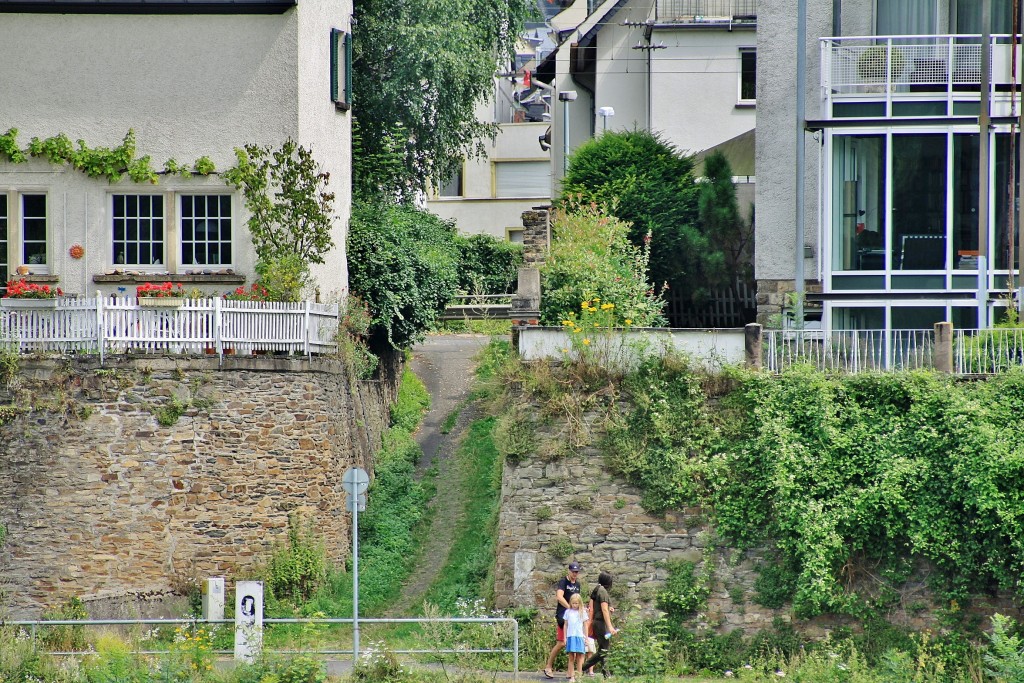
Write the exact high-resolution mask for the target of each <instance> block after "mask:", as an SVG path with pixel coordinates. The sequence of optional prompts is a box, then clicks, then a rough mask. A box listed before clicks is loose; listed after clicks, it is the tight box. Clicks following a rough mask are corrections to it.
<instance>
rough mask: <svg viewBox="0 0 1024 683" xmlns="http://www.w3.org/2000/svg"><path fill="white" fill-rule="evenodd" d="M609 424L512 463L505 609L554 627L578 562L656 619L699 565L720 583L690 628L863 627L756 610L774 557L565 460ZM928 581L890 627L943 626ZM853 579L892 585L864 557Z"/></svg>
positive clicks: (504, 537)
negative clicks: (671, 572) (651, 505)
mask: <svg viewBox="0 0 1024 683" xmlns="http://www.w3.org/2000/svg"><path fill="white" fill-rule="evenodd" d="M620 409H621V408H620ZM528 412H532V413H533V414H537V415H540V414H541V409H540V407H538V406H535V407H534V409H533V410H531V411H528ZM602 417H603V416H602V415H600V414H598V412H597V411H591V412H586V413H584V414H583V415H582V416H580V419H579V421H578V423H576V424H577V426H576V427H574V428H573V427H570V426H567V424H565V423H563V424H559V421H558V420H555V419H553V418H552V419H546V420H545V421H544V423H543V424H542V425H541V426H540V427H538V428H537V429H536V434H537V443H538V447H537V449H536V450H537V451H538V453H535V454H532V455H530V456H528V457H526V458H523V459H521V460H520V461H519V462H518V463H517V464H512V463H510V462H506V463H505V467H504V473H503V480H502V493H501V496H502V500H501V513H500V518H499V523H498V539H497V549H498V550H497V554H498V556H497V563H496V571H495V577H496V578H495V597H496V603H497V605H496V606H497V607H498V608H500V609H504V608H507V607H510V606H532V607H538V608H540V609H541V610H542V612H543V613H545V614H550V615H551V616H552V617H553V616H554V607H555V603H554V592H555V583H556V582H557V581H558V579H560V578H561V577H563V576H565V573H566V565H567V564H568V562H569V561H571V560H576V561H577V562H579V563H580V564H581V565H582V568H583V571H582V573H581V578H582V580H583V582H584V590H585V591H587V592H588V594H589V590H590V589H591V588H592V587H593V586H594V585H596V582H597V576H598V574H599V573H600V572H601V571H608V572H610V573H611V574H612V575H613V576H614V578H615V582H616V583H615V585H614V586H613V590H612V604H613V605H616V606H617V608H618V610H620V612H619V614H620V618H621V615H622V614H623V613H628V612H629V611H632V610H638V611H639V613H640V614H641V615H643V616H653V615H654V614H655V613H656V612H657V611H658V610H657V605H656V601H657V595H658V592H659V591H661V590H663V588H664V582H665V579H666V578H668V569H667V567H666V565H667V563H670V562H673V561H677V560H680V561H687V562H693V563H694V564H695V565H696V572H695V573H696V575H706V576H708V577H709V581H708V582H707V583H708V587H709V589H710V594H709V595H708V598H707V604H706V606H705V607H704V608H703V609H702V610H700V612H699V613H698V614H696V615H694V617H693V618H692V619H691V620H688V621H687V623H686V626H687V627H688V628H691V629H696V630H701V629H711V630H715V631H717V632H721V633H725V632H729V631H732V630H735V629H737V628H741V629H744V631H745V632H747V633H753V632H756V631H760V630H764V629H769V628H771V627H772V626H773V622H774V621H775V620H776V619H781V620H782V621H785V622H792V623H793V624H794V626H795V627H796V628H797V629H798V630H799V631H801V632H803V633H804V634H805V635H807V636H808V637H821V636H823V635H825V634H826V633H827V632H828V631H829V630H830V629H833V628H836V627H838V626H852V627H856V623H854V620H852V619H849V618H847V617H842V616H837V615H823V616H821V617H817V618H815V619H812V620H796V619H794V617H793V615H792V612H791V610H789V609H788V608H782V609H769V608H766V607H763V606H761V605H759V604H757V603H756V602H754V597H755V596H756V594H757V591H756V589H755V581H756V580H757V578H758V575H759V571H758V566H759V565H760V564H762V563H763V562H764V561H765V559H766V558H765V552H764V551H763V550H760V549H754V550H739V549H736V548H732V547H730V546H728V545H727V544H726V543H725V542H724V541H722V540H721V539H719V538H717V535H716V533H715V530H714V528H713V527H711V526H710V525H709V524H708V522H707V519H706V516H705V515H704V512H703V510H702V509H701V508H689V509H686V510H682V511H676V512H669V513H668V514H666V515H664V516H662V517H656V516H652V515H649V514H647V513H646V512H644V510H643V507H642V506H641V504H640V503H641V497H642V496H641V492H640V491H639V490H638V489H637V488H635V487H633V486H630V485H628V484H626V483H625V482H624V481H623V480H622V479H620V478H618V477H616V476H613V475H611V474H609V473H608V471H607V468H606V466H605V464H604V462H603V461H604V457H603V455H602V453H601V452H600V450H599V449H598V448H595V447H593V446H586V447H583V448H581V449H579V451H578V455H575V456H569V457H566V456H565V455H564V449H563V450H560V449H559V448H558V446H557V444H556V445H554V446H552V444H553V443H555V442H559V441H562V442H564V441H565V440H566V439H567V438H576V437H578V436H579V435H581V434H582V435H583V438H581V439H579V441H580V442H586V443H591V444H595V443H599V442H600V439H601V437H602V433H601V430H600V424H601V423H602ZM524 428H528V427H525V426H524ZM573 434H575V435H576V436H569V435H573ZM548 453H558V455H553V456H550V455H547V454H548ZM566 550H568V551H569V552H568V554H565V551H566ZM928 573H929V571H928V568H927V567H924V566H922V567H919V568H918V570H917V571H915V572H914V575H913V576H912V578H911V579H910V580H909V581H907V582H906V584H904V585H903V586H901V587H900V588H899V590H898V591H897V595H896V596H895V598H894V599H893V600H892V601H891V603H890V605H889V607H888V608H887V610H886V618H887V619H888V620H889V621H890V622H891V623H893V624H895V625H899V626H902V627H905V628H908V629H911V630H915V631H921V630H924V629H926V628H932V629H934V628H938V627H940V626H941V623H940V620H939V619H938V615H939V614H941V610H942V609H943V608H947V607H948V605H946V604H940V603H939V602H937V601H936V600H935V599H934V595H933V593H932V592H931V591H930V590H929V589H928V588H927V585H926V578H927V575H928ZM844 577H845V580H847V581H848V582H851V583H852V585H853V587H854V589H855V590H856V591H857V592H858V593H860V594H861V595H865V596H870V595H875V594H877V593H878V590H879V588H880V586H881V584H880V583H878V581H877V577H875V576H874V574H873V572H872V571H871V568H870V567H869V566H859V565H858V563H857V561H856V559H855V558H851V562H850V565H849V566H848V567H846V568H845V569H844ZM967 609H968V610H969V612H970V613H971V614H974V615H976V616H978V617H979V618H980V619H987V617H988V616H990V615H991V614H992V613H993V612H994V611H999V612H1001V613H1003V614H1009V615H1011V616H1014V617H1015V618H1017V617H1020V616H1024V610H1022V609H1021V604H1020V602H1019V601H1016V600H1014V598H1013V596H1012V595H1011V594H1010V593H1009V592H1007V591H1002V592H999V593H998V594H996V595H993V596H990V597H988V598H978V599H976V600H974V601H973V602H972V604H971V605H970V606H969V607H968V608H967Z"/></svg>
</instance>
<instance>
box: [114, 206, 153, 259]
mask: <svg viewBox="0 0 1024 683" xmlns="http://www.w3.org/2000/svg"><path fill="white" fill-rule="evenodd" d="M112 199H113V211H112V214H111V215H112V216H113V226H114V241H113V259H114V263H115V264H118V265H121V264H123V265H130V266H158V265H163V264H164V262H165V260H166V259H165V256H164V220H165V218H164V198H163V195H159V194H115V195H113V198H112Z"/></svg>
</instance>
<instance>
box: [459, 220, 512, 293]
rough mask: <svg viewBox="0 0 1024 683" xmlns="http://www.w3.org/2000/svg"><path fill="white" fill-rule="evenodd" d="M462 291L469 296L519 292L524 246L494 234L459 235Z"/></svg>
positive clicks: (460, 287)
mask: <svg viewBox="0 0 1024 683" xmlns="http://www.w3.org/2000/svg"><path fill="white" fill-rule="evenodd" d="M456 245H457V246H458V248H459V289H460V290H461V291H463V292H465V293H466V294H506V293H511V292H515V291H516V285H517V284H518V277H519V268H520V267H521V266H522V265H523V245H521V244H514V243H512V242H507V241H505V240H499V239H497V238H495V237H492V236H491V235H470V236H468V237H467V236H463V235H459V236H458V238H457V240H456Z"/></svg>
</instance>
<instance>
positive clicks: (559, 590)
mask: <svg viewBox="0 0 1024 683" xmlns="http://www.w3.org/2000/svg"><path fill="white" fill-rule="evenodd" d="M579 575H580V565H579V563H577V562H570V563H569V571H568V572H567V573H566V575H565V578H562V579H559V580H558V583H557V584H556V585H555V624H556V625H557V629H556V631H555V641H556V642H555V645H554V647H552V648H551V653H550V654H549V655H548V661H547V663H546V664H545V666H544V675H545V676H546V677H547V678H554V677H555V674H554V673H552V672H551V667H553V666H554V665H555V658H556V657H558V653H559V652H561V651H562V648H563V647H565V610H566V609H568V607H569V598H571V597H572V596H573V595H578V594H579V592H580V584H579V582H578V581H577V579H578V578H579Z"/></svg>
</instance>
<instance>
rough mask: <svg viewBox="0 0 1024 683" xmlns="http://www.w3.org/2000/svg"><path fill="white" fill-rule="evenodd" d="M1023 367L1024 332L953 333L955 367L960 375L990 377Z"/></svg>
mask: <svg viewBox="0 0 1024 683" xmlns="http://www.w3.org/2000/svg"><path fill="white" fill-rule="evenodd" d="M1021 366H1024V329H1021V328H1008V329H1007V328H997V329H992V330H954V332H953V368H954V372H956V373H957V374H959V375H991V374H994V373H997V372H1005V371H1006V370H1009V369H1010V368H1015V367H1021Z"/></svg>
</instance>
